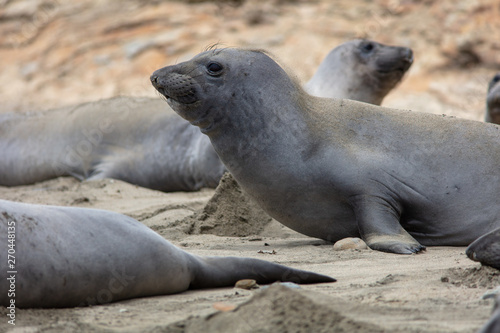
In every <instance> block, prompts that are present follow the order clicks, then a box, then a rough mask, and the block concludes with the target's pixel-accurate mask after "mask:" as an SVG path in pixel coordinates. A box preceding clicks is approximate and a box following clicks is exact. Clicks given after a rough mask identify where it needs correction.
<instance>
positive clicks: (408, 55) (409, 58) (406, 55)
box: [401, 47, 413, 67]
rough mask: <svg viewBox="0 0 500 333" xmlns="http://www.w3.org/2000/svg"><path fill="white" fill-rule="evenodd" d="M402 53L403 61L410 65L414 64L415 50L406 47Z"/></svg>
mask: <svg viewBox="0 0 500 333" xmlns="http://www.w3.org/2000/svg"><path fill="white" fill-rule="evenodd" d="M401 53H402V58H403V61H406V62H407V63H408V67H409V66H410V65H411V64H413V51H412V50H411V49H410V48H407V47H405V48H404V49H403V51H402V52H401Z"/></svg>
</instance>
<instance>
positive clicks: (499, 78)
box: [492, 73, 500, 83]
mask: <svg viewBox="0 0 500 333" xmlns="http://www.w3.org/2000/svg"><path fill="white" fill-rule="evenodd" d="M492 81H493V82H494V83H497V82H498V81H500V73H499V74H497V75H495V76H494V77H493V80H492Z"/></svg>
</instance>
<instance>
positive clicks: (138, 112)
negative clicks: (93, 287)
mask: <svg viewBox="0 0 500 333" xmlns="http://www.w3.org/2000/svg"><path fill="white" fill-rule="evenodd" d="M368 48H371V50H366V49H368ZM332 54H333V55H332ZM332 54H330V55H329V56H328V57H327V58H326V59H325V60H324V61H323V63H322V64H321V66H320V68H319V69H318V72H317V73H316V75H315V76H314V78H313V79H312V80H311V81H310V82H309V83H308V84H307V86H308V87H309V88H310V89H314V90H315V91H317V92H318V93H321V94H325V93H328V91H329V90H331V92H332V94H333V95H334V96H337V95H338V94H342V95H341V96H342V97H345V98H352V99H358V98H359V99H362V100H363V101H366V102H370V103H379V102H380V101H381V100H382V98H383V97H384V96H385V95H386V94H387V93H388V92H389V90H390V89H391V88H392V87H394V86H395V84H396V83H397V82H398V81H399V80H400V79H401V78H402V76H403V74H404V71H405V70H406V69H408V67H409V66H410V64H411V59H412V58H411V54H412V52H411V50H410V49H408V48H404V47H390V46H385V45H382V44H378V43H375V42H371V41H359V40H357V41H351V42H347V43H344V44H342V45H340V46H338V47H337V48H335V50H334V51H332ZM349 55H352V57H351V56H349ZM391 64H392V65H391ZM332 78H334V80H332ZM0 151H1V152H2V158H1V159H0V185H4V186H16V185H26V184H33V183H35V182H39V181H43V180H47V179H51V178H55V177H58V176H68V175H70V176H74V177H76V178H79V179H82V180H83V179H102V178H115V179H120V180H124V181H126V182H129V183H132V184H136V185H140V186H143V187H147V188H151V189H155V190H161V191H165V192H170V191H193V190H198V189H200V188H202V187H212V188H215V187H216V186H217V184H218V182H219V180H220V178H221V177H222V174H223V173H224V171H225V167H224V165H223V164H222V163H221V162H220V160H219V158H218V156H217V154H216V153H215V151H214V150H213V148H212V145H211V143H210V140H209V139H208V138H207V137H206V136H204V135H202V134H201V133H200V131H199V130H198V129H197V128H195V127H193V126H190V125H189V123H187V122H186V121H185V120H184V119H182V118H180V117H178V116H177V115H176V114H175V113H174V112H172V111H171V110H170V109H169V108H168V106H167V105H166V104H165V103H164V102H163V101H162V100H159V99H148V98H132V97H119V98H113V99H109V100H102V101H98V102H92V103H87V104H83V105H79V106H75V107H67V108H62V109H59V110H56V111H51V112H46V113H43V114H31V115H17V114H7V115H3V116H2V115H0Z"/></svg>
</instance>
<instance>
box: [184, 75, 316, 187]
mask: <svg viewBox="0 0 500 333" xmlns="http://www.w3.org/2000/svg"><path fill="white" fill-rule="evenodd" d="M242 89H243V88H242ZM252 89H254V90H255V89H264V90H266V91H265V92H264V91H258V92H255V91H254V92H253V93H251V94H245V93H244V92H242V93H241V94H240V95H239V94H238V93H237V95H239V96H242V97H241V98H237V99H236V98H233V99H231V98H229V99H228V100H227V102H226V103H225V104H224V105H222V106H221V104H220V103H219V107H218V108H215V107H214V108H210V109H209V112H207V114H210V116H204V117H203V116H202V117H200V118H198V119H197V120H195V121H192V124H198V126H200V125H201V126H203V127H202V132H203V133H205V134H206V135H208V136H209V138H210V140H211V142H212V145H213V147H214V148H215V151H216V152H217V154H218V155H219V157H220V159H221V160H222V162H223V163H224V164H225V166H226V168H227V169H228V170H229V171H230V172H231V173H232V174H233V176H234V177H235V178H236V179H237V180H238V181H239V182H243V183H245V182H247V181H248V182H256V181H257V182H258V181H259V180H260V181H263V182H266V179H267V178H269V179H272V178H274V177H276V174H275V173H279V172H280V169H282V168H281V167H280V165H284V166H283V168H286V165H287V164H289V163H290V162H289V160H291V159H292V157H293V156H296V155H297V154H299V155H307V154H308V151H309V150H310V147H305V146H304V144H303V142H310V140H306V139H305V137H306V136H307V135H308V134H307V133H309V132H310V131H309V130H308V129H307V126H308V125H307V124H308V122H307V121H306V118H307V113H304V112H303V111H302V110H301V108H303V105H302V104H303V103H302V100H303V99H302V94H303V92H302V90H301V89H300V88H299V87H296V86H295V85H294V83H292V82H290V83H289V86H288V87H287V86H283V85H280V86H271V87H269V86H267V87H263V88H260V87H258V88H256V87H253V88H252ZM280 91H281V93H280ZM261 96H273V97H275V98H273V99H269V98H268V97H261ZM242 166H244V167H245V170H246V171H245V172H242V170H241V169H242ZM249 170H250V172H249ZM264 178H266V179H264Z"/></svg>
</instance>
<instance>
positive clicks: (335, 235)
mask: <svg viewBox="0 0 500 333" xmlns="http://www.w3.org/2000/svg"><path fill="white" fill-rule="evenodd" d="M274 198H275V200H269V197H268V198H267V200H265V201H264V202H262V201H260V200H258V201H259V203H260V204H261V207H262V208H264V210H265V211H266V212H267V213H268V214H269V215H271V216H272V217H273V218H275V219H276V220H277V221H278V222H280V223H282V224H284V225H286V226H287V227H289V228H290V229H293V230H295V231H297V232H300V233H302V234H304V235H307V236H311V237H317V238H321V239H324V240H327V241H330V242H336V241H337V240H339V239H342V238H345V237H359V231H358V227H357V224H356V218H355V216H354V212H353V210H352V208H351V206H350V205H349V204H348V203H347V202H346V200H345V199H342V198H329V196H326V195H324V194H319V193H307V192H305V193H304V192H301V193H300V195H292V194H290V192H289V193H288V194H287V195H284V196H274Z"/></svg>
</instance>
